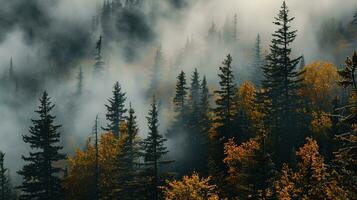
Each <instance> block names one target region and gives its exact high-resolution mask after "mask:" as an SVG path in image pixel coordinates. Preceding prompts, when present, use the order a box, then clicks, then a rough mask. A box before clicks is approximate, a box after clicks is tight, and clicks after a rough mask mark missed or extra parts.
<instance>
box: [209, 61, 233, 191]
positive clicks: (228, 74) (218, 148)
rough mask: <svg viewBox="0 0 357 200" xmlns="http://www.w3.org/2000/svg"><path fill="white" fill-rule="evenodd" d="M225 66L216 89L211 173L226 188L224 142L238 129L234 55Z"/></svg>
mask: <svg viewBox="0 0 357 200" xmlns="http://www.w3.org/2000/svg"><path fill="white" fill-rule="evenodd" d="M222 64H223V66H221V67H220V68H219V69H220V73H219V74H218V76H219V78H220V82H219V84H220V88H219V90H216V91H214V92H215V93H216V95H217V99H216V108H215V109H214V112H215V120H213V123H214V124H215V132H216V133H215V135H214V137H211V140H210V148H209V173H210V175H212V176H213V181H214V182H215V184H216V185H218V186H219V187H220V188H222V189H223V190H225V188H226V181H225V174H227V167H226V165H225V164H224V163H223V159H224V157H225V156H224V143H225V142H227V141H228V139H229V138H232V137H234V136H235V134H236V131H235V130H234V124H233V122H234V119H235V114H234V110H233V109H234V97H235V91H236V89H237V88H236V84H235V83H234V82H233V81H234V76H233V71H232V57H231V55H229V54H228V55H227V58H226V59H225V60H224V61H223V63H222Z"/></svg>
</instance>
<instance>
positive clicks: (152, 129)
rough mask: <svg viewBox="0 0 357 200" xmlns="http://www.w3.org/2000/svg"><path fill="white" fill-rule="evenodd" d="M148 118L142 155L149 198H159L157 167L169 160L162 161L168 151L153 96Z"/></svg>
mask: <svg viewBox="0 0 357 200" xmlns="http://www.w3.org/2000/svg"><path fill="white" fill-rule="evenodd" d="M146 118H147V120H148V127H149V133H148V137H147V138H146V139H144V140H143V142H142V148H143V151H144V152H143V157H144V165H145V166H147V170H148V175H149V179H150V180H149V183H148V185H147V186H148V192H149V193H150V194H149V197H148V198H149V199H153V200H157V199H159V186H160V182H161V180H160V174H159V168H160V166H161V165H163V164H168V163H170V162H171V161H163V160H162V159H163V156H164V155H165V154H167V153H168V150H167V147H166V146H165V144H164V143H165V142H166V139H165V138H164V137H163V136H162V135H161V134H160V133H159V130H158V129H159V119H158V109H157V104H156V100H155V97H154V98H153V102H152V104H151V109H150V110H149V115H148V117H146Z"/></svg>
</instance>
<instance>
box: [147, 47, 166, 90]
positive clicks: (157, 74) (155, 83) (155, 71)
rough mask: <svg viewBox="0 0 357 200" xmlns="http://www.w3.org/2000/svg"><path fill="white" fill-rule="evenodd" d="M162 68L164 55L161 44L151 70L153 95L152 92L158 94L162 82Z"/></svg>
mask: <svg viewBox="0 0 357 200" xmlns="http://www.w3.org/2000/svg"><path fill="white" fill-rule="evenodd" d="M162 68H163V56H162V49H161V46H159V47H158V48H157V50H156V54H155V59H154V65H153V67H152V71H151V82H150V89H149V94H151V95H152V94H155V95H157V94H156V92H157V90H158V87H159V86H160V83H161V80H160V79H161V71H162Z"/></svg>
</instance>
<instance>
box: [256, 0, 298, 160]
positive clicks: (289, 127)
mask: <svg viewBox="0 0 357 200" xmlns="http://www.w3.org/2000/svg"><path fill="white" fill-rule="evenodd" d="M293 20H294V17H289V10H288V7H287V5H286V3H285V1H284V2H283V4H282V6H281V10H280V11H279V14H278V16H277V17H276V18H275V21H274V24H275V25H276V26H277V27H278V28H277V30H276V31H275V32H274V33H273V34H272V36H273V39H272V41H271V43H272V44H271V45H270V53H269V55H268V56H267V63H266V65H265V66H264V67H263V71H264V80H263V82H262V85H263V88H264V91H266V95H267V98H268V99H269V100H270V101H271V104H270V107H269V108H267V109H269V110H270V113H269V123H270V125H271V129H272V140H273V145H274V146H275V147H276V148H277V152H276V154H275V155H276V159H277V160H279V162H278V163H280V164H281V163H282V162H286V161H288V160H289V159H290V158H289V157H290V155H292V153H291V151H292V150H293V148H294V145H296V144H297V143H298V137H299V136H301V135H299V134H301V133H300V132H299V130H302V129H301V127H299V123H298V121H299V119H298V113H297V109H298V108H299V106H300V105H299V104H300V102H299V101H300V98H299V96H298V90H299V89H300V85H301V84H300V83H301V81H302V80H301V78H300V75H301V74H300V73H299V72H297V70H296V66H297V64H298V63H299V60H300V58H301V57H298V58H291V47H290V46H291V44H292V42H293V41H294V40H295V37H296V32H297V31H296V30H291V26H290V24H291V22H292V21H293ZM301 139H302V138H301Z"/></svg>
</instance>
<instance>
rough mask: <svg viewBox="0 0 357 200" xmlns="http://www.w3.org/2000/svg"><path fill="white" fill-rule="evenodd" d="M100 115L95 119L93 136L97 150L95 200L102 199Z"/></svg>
mask: <svg viewBox="0 0 357 200" xmlns="http://www.w3.org/2000/svg"><path fill="white" fill-rule="evenodd" d="M98 121H99V118H98V115H97V116H96V117H95V121H94V126H93V135H94V149H95V162H94V181H95V189H94V190H95V191H94V195H95V197H94V199H96V200H98V199H99V198H100V186H99V180H100V169H99V140H98V139H99V137H98V135H99V133H98Z"/></svg>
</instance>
